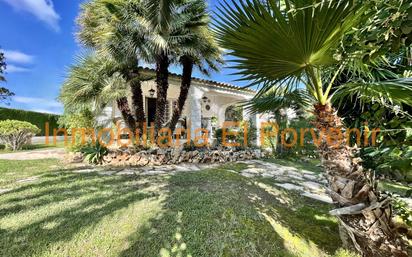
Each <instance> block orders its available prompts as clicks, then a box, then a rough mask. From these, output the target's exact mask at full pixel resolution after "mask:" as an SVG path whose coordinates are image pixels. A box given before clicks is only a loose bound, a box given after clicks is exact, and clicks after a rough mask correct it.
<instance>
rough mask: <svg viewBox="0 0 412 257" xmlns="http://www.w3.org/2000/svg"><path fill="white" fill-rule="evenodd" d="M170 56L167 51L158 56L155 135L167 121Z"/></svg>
mask: <svg viewBox="0 0 412 257" xmlns="http://www.w3.org/2000/svg"><path fill="white" fill-rule="evenodd" d="M169 64H170V62H169V57H168V56H167V54H166V53H162V54H160V55H158V56H157V60H156V84H157V85H156V89H157V99H156V119H155V137H157V132H158V131H159V129H160V128H161V127H162V125H163V124H164V123H165V113H166V104H167V90H168V88H169Z"/></svg>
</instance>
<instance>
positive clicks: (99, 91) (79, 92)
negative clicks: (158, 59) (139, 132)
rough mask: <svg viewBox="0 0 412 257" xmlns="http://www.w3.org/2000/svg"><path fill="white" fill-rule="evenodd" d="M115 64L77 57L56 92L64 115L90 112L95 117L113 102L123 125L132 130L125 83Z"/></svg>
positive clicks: (133, 125) (99, 58)
mask: <svg viewBox="0 0 412 257" xmlns="http://www.w3.org/2000/svg"><path fill="white" fill-rule="evenodd" d="M117 70H118V67H117V63H116V62H114V61H112V60H110V59H108V58H104V57H101V56H99V55H96V54H94V53H92V54H89V55H87V56H80V57H79V58H78V60H77V63H76V64H75V65H73V66H72V67H71V68H70V71H69V73H68V76H67V78H66V80H65V82H64V84H63V86H62V88H61V90H60V96H59V99H60V101H62V102H63V104H64V107H65V110H66V111H68V112H78V111H79V110H80V111H81V110H84V109H92V110H93V111H94V112H95V114H99V113H100V112H101V110H102V109H103V108H104V107H105V106H107V104H109V103H111V102H112V101H115V102H116V103H117V107H118V109H119V110H120V112H121V114H122V117H123V119H124V121H125V123H126V125H127V126H128V127H129V128H130V129H136V124H135V119H134V117H133V114H132V111H131V110H130V108H129V105H128V103H127V98H126V97H125V95H126V92H127V83H126V81H125V79H124V78H123V76H122V75H121V74H120V73H119V72H118V71H117Z"/></svg>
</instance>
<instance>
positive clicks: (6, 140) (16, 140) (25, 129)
mask: <svg viewBox="0 0 412 257" xmlns="http://www.w3.org/2000/svg"><path fill="white" fill-rule="evenodd" d="M39 132H40V129H39V128H38V127H37V126H35V125H33V124H31V123H29V122H26V121H18V120H4V121H0V141H1V142H2V143H3V144H5V145H6V148H10V149H11V150H13V151H16V150H20V149H21V148H22V147H23V145H24V144H26V143H27V142H28V141H29V140H30V139H31V137H33V136H34V135H35V134H36V133H39Z"/></svg>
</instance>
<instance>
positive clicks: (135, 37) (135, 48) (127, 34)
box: [78, 0, 149, 131]
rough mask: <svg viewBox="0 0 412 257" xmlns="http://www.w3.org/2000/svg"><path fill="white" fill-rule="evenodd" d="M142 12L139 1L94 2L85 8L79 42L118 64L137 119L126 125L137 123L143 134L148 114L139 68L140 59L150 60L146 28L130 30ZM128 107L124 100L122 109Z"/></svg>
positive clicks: (135, 26)
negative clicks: (133, 21) (134, 20)
mask: <svg viewBox="0 0 412 257" xmlns="http://www.w3.org/2000/svg"><path fill="white" fill-rule="evenodd" d="M143 9H144V8H143V5H142V4H140V1H122V0H94V1H90V2H87V3H85V4H84V5H83V6H82V13H81V15H80V16H79V18H78V24H79V26H80V30H79V32H78V38H79V40H80V41H81V42H82V43H83V44H84V45H86V46H88V47H91V48H93V49H95V50H96V51H97V52H98V54H101V55H105V56H110V58H111V59H112V60H113V61H116V62H117V68H118V72H120V73H121V74H122V76H123V77H124V78H125V80H126V82H127V84H128V85H129V88H130V91H131V95H132V104H133V114H134V117H133V116H132V117H129V120H130V122H127V124H132V123H134V124H136V122H137V123H138V124H139V127H140V131H142V126H143V123H144V120H145V114H144V107H143V106H144V102H143V93H142V89H141V83H140V74H139V67H138V64H139V58H142V59H144V60H146V59H148V58H149V57H148V56H147V51H146V49H145V44H144V35H145V34H144V33H145V31H144V28H142V27H141V26H139V24H138V23H136V24H134V25H133V26H132V27H130V24H131V23H130V22H129V20H130V19H131V15H135V13H136V12H137V13H141V12H142V10H143ZM128 105H129V103H128V101H127V98H125V99H123V105H122V106H123V107H126V106H128ZM129 108H130V107H129ZM131 118H134V119H135V121H134V122H132V120H131ZM135 127H136V126H135V125H134V126H133V128H135Z"/></svg>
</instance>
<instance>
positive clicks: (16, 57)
mask: <svg viewBox="0 0 412 257" xmlns="http://www.w3.org/2000/svg"><path fill="white" fill-rule="evenodd" d="M1 51H2V52H3V53H4V56H5V57H6V62H13V63H32V62H33V60H34V56H32V55H28V54H25V53H23V52H20V51H14V50H1Z"/></svg>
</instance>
